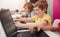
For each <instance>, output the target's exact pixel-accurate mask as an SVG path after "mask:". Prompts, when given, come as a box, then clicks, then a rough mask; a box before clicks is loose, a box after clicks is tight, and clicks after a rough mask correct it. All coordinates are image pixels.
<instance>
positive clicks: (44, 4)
mask: <svg viewBox="0 0 60 37" xmlns="http://www.w3.org/2000/svg"><path fill="white" fill-rule="evenodd" d="M37 6H38V7H39V8H40V9H41V10H43V9H45V8H46V10H47V8H48V3H47V1H46V0H39V1H37V2H36V3H35V5H34V7H37Z"/></svg>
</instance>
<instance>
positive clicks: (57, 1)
mask: <svg viewBox="0 0 60 37" xmlns="http://www.w3.org/2000/svg"><path fill="white" fill-rule="evenodd" d="M55 19H60V0H54V1H53V21H54V20H55Z"/></svg>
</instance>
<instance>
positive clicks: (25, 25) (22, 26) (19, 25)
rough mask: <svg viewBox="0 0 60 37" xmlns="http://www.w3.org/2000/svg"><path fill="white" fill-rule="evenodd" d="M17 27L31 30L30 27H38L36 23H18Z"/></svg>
mask: <svg viewBox="0 0 60 37" xmlns="http://www.w3.org/2000/svg"><path fill="white" fill-rule="evenodd" d="M15 26H16V27H19V28H29V27H36V24H35V23H27V24H22V23H16V24H15Z"/></svg>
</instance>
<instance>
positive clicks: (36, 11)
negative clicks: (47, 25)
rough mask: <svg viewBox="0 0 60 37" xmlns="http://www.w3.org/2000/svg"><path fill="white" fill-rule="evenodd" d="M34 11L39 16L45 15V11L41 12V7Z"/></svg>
mask: <svg viewBox="0 0 60 37" xmlns="http://www.w3.org/2000/svg"><path fill="white" fill-rule="evenodd" d="M34 11H35V14H36V15H38V16H41V15H43V14H44V12H45V11H44V10H41V9H40V8H39V7H35V8H34Z"/></svg>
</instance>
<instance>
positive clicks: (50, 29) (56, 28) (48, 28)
mask: <svg viewBox="0 0 60 37" xmlns="http://www.w3.org/2000/svg"><path fill="white" fill-rule="evenodd" d="M42 29H43V30H47V31H56V30H58V29H59V28H58V27H55V26H54V27H53V26H43V27H42Z"/></svg>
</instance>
